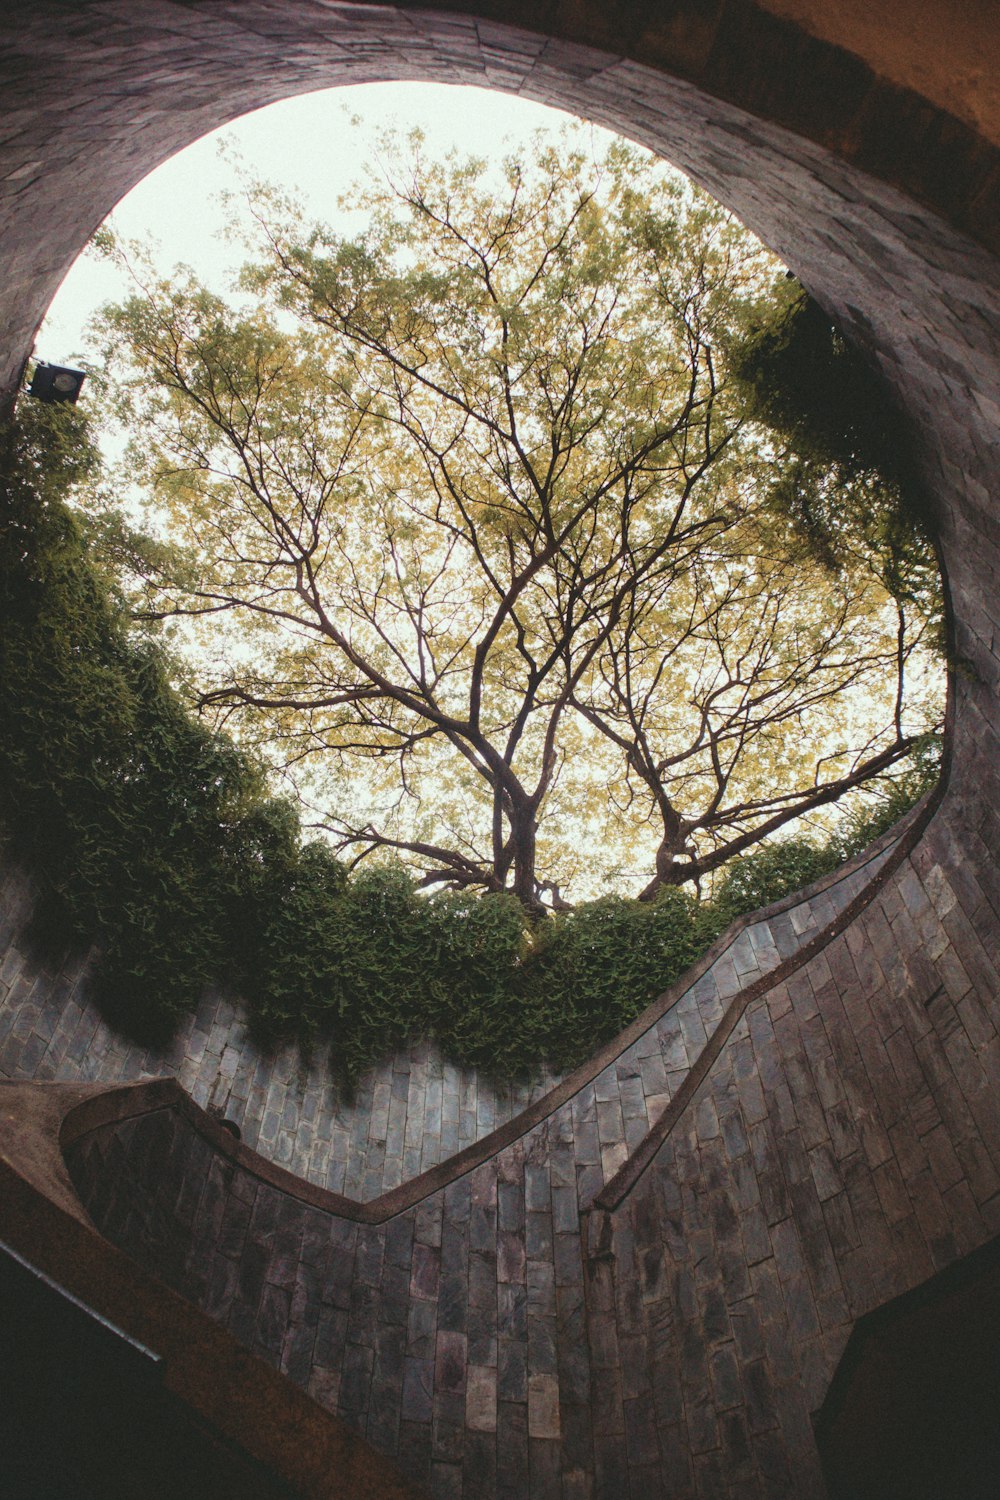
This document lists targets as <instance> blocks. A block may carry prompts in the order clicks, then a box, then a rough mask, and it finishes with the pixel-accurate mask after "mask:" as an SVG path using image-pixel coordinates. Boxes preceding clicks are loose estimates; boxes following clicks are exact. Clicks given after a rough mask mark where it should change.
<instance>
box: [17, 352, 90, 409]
mask: <svg viewBox="0 0 1000 1500" xmlns="http://www.w3.org/2000/svg"><path fill="white" fill-rule="evenodd" d="M86 378H87V377H86V375H85V374H84V372H83V370H70V369H68V368H67V367H66V366H64V365H50V364H46V362H45V360H44V359H40V360H39V361H38V363H37V365H36V366H35V373H34V374H33V375H32V377H31V384H30V385H29V386H28V395H29V396H34V398H35V400H36V401H74V402H75V401H76V399H77V397H78V396H79V394H80V389H81V387H82V385H83V382H84V380H85V379H86Z"/></svg>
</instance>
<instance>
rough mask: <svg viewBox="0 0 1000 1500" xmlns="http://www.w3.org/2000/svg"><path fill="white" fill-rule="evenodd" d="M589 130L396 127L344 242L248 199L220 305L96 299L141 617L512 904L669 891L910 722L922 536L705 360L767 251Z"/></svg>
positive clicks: (234, 711)
mask: <svg viewBox="0 0 1000 1500" xmlns="http://www.w3.org/2000/svg"><path fill="white" fill-rule="evenodd" d="M581 140H582V138H581V137H579V136H575V135H573V134H572V133H568V134H567V135H565V136H564V137H563V138H562V139H561V140H559V141H558V142H552V141H548V142H546V141H544V140H540V141H539V143H538V146H537V149H536V151H535V154H534V156H533V157H532V158H531V159H530V160H523V159H522V160H513V159H511V160H507V161H506V162H505V163H504V164H503V166H502V168H501V169H500V170H499V171H497V170H496V169H492V170H491V169H488V168H487V167H486V166H485V164H484V163H482V162H479V161H472V160H462V159H459V158H457V157H453V158H450V159H448V160H446V161H444V162H427V161H425V160H424V159H423V158H422V155H421V152H420V146H419V141H418V140H414V141H411V142H410V144H409V146H408V147H401V146H399V145H397V146H396V147H395V148H394V149H393V150H392V151H390V152H389V154H388V156H387V158H386V163H385V166H384V171H383V174H382V175H381V176H378V175H376V176H374V177H373V178H372V179H371V180H370V181H369V183H368V185H367V187H366V188H364V189H363V190H359V197H358V200H357V204H356V206H358V207H360V208H362V209H363V210H364V211H365V213H366V214H367V216H368V217H367V227H366V228H365V229H364V230H363V231H362V232H360V233H359V234H357V235H355V236H353V237H349V236H343V235H340V234H337V233H335V232H334V231H333V230H332V229H331V228H329V227H328V226H323V225H310V224H308V223H306V222H304V221H303V219H302V217H301V215H300V214H299V213H298V212H297V210H296V208H295V205H294V203H292V202H290V201H288V200H287V199H285V198H283V197H282V195H281V194H279V193H277V192H275V191H274V190H269V189H266V188H263V187H257V188H256V189H254V190H253V192H252V201H253V210H254V215H255V219H256V224H257V228H258V233H257V236H256V240H255V258H254V259H252V260H251V261H250V263H249V264H248V265H247V266H246V267H245V269H244V271H243V273H242V277H241V280H240V284H239V286H238V288H236V289H234V292H233V294H232V296H230V297H228V298H223V297H221V296H219V295H217V294H215V293H212V292H210V291H209V290H208V289H207V288H206V287H205V286H203V285H202V284H201V283H200V282H199V280H198V278H197V276H195V274H194V273H193V272H189V271H178V272H177V273H176V274H175V275H174V276H172V277H170V278H167V279H163V278H162V277H158V276H157V275H156V274H155V273H154V272H153V271H152V269H151V268H150V267H148V266H144V265H143V263H142V260H141V257H140V258H139V259H138V260H136V261H134V262H133V264H134V273H135V276H136V281H137V289H136V292H135V294H134V295H133V296H131V297H130V298H128V299H127V300H125V301H124V302H122V303H121V304H119V305H118V306H115V307H111V308H108V309H106V310H105V311H104V314H103V317H102V323H101V326H102V329H103V333H104V337H105V353H106V373H105V381H106V385H107V390H108V392H109V399H110V401H111V402H112V403H113V406H114V409H115V411H116V412H117V415H118V416H119V418H120V419H121V420H122V421H123V422H125V423H126V424H127V425H128V427H129V430H130V431H131V432H132V434H133V439H132V442H131V445H130V449H129V455H128V460H127V463H128V472H129V475H130V477H131V478H132V479H134V480H135V481H136V482H137V483H138V484H139V485H140V487H141V488H142V489H143V491H144V492H145V494H146V495H147V496H148V497H149V501H150V506H151V512H150V516H151V525H152V526H153V527H154V529H157V528H158V529H159V535H160V538H161V542H160V544H159V545H158V546H156V547H155V548H149V547H147V548H146V549H145V551H142V550H141V549H139V550H137V551H136V552H135V553H134V555H133V557H132V566H133V568H135V569H137V570H138V571H139V572H140V573H141V575H142V576H141V579H140V580H139V581H138V583H137V585H136V588H137V608H138V610H139V612H140V613H141V614H143V615H144V616H146V617H147V618H173V619H179V618H185V619H186V620H187V621H188V622H190V623H191V626H192V629H191V633H190V634H189V636H188V639H189V641H192V642H193V643H194V645H195V648H196V649H195V650H193V652H192V653H191V655H190V656H189V658H188V659H189V662H190V663H191V666H190V668H189V671H190V674H191V678H192V681H194V682H195V683H196V689H195V690H196V692H197V695H198V698H199V702H200V704H201V706H202V708H203V709H205V710H207V711H209V712H210V713H211V714H212V716H213V722H214V723H215V724H216V725H222V724H225V725H228V726H230V727H232V728H235V729H237V730H238V732H239V733H240V734H241V735H245V736H247V737H250V738H252V739H253V740H254V741H255V742H257V743H260V744H262V745H263V746H265V748H266V754H267V756H268V759H269V760H270V761H271V763H272V765H273V766H276V767H278V768H280V769H281V770H282V771H283V772H284V773H285V774H287V775H288V776H289V777H291V778H292V780H293V781H294V783H295V785H296V788H297V790H298V791H299V793H300V795H301V796H302V797H303V798H304V800H305V802H306V804H307V805H308V806H309V807H311V808H312V809H313V813H312V817H313V819H314V822H315V824H316V825H318V826H320V827H322V828H323V829H324V830H325V831H326V832H327V833H328V834H329V835H330V836H331V837H332V839H333V842H334V846H335V848H336V849H337V850H338V851H341V852H347V853H348V854H349V855H350V857H351V858H353V859H361V858H365V857H366V856H367V855H369V854H371V853H376V852H377V851H380V850H387V851H388V850H391V851H395V852H401V853H403V854H405V855H406V856H407V857H409V858H410V859H411V860H412V861H413V862H414V863H415V864H416V865H417V867H418V869H419V870H420V872H421V880H422V882H423V883H424V884H426V885H428V886H432V887H433V886H438V885H446V886H451V887H456V888H478V889H482V890H485V891H490V892H504V891H510V892H512V893H513V894H514V895H515V896H517V897H518V898H519V900H520V901H521V903H522V906H524V907H525V908H527V909H528V910H529V911H534V910H538V909H539V908H540V907H541V906H542V905H543V904H545V903H547V902H548V903H550V904H553V905H556V906H559V905H561V904H562V903H563V902H564V900H565V896H566V893H567V892H569V894H571V895H572V894H573V893H574V884H575V883H578V882H580V881H581V880H582V879H583V878H584V877H585V874H586V871H587V869H588V867H591V866H594V865H595V864H596V865H598V866H600V867H602V868H603V869H604V870H605V871H606V872H608V873H610V872H611V871H613V870H617V871H618V873H619V874H620V875H624V876H626V877H629V878H631V880H632V881H633V884H632V887H631V888H632V889H633V890H634V891H638V892H639V893H641V894H642V895H644V896H646V897H653V896H655V895H657V894H658V893H659V892H661V891H662V890H663V889H664V888H665V887H668V886H674V885H680V884H682V883H684V882H686V881H690V880H696V881H697V880H700V879H701V877H703V876H704V875H706V874H708V873H710V872H712V871H713V870H716V869H718V868H719V867H720V866H721V865H722V864H723V863H724V862H725V861H726V860H727V859H729V858H731V857H732V856H733V855H736V854H739V853H741V852H743V851H744V850H746V849H748V848H749V847H750V846H751V845H753V844H754V843H756V842H757V841H759V840H760V839H761V838H764V837H766V836H767V835H769V834H773V833H775V832H777V831H779V830H780V829H782V828H784V827H785V826H786V825H788V824H789V823H791V822H792V821H793V820H794V819H796V818H800V817H801V816H802V815H803V814H807V813H810V812H813V811H815V810H817V809H819V808H822V807H824V806H827V805H829V804H831V803H832V802H834V801H836V800H837V799H839V798H840V797H842V796H843V795H844V794H845V793H847V792H849V791H851V790H853V789H855V788H858V787H862V786H865V785H869V784H871V783H872V780H873V778H878V777H884V776H885V775H886V774H887V773H890V772H891V771H892V770H893V768H894V767H897V766H899V765H900V764H901V763H903V762H904V761H905V760H906V758H907V757H908V756H911V755H912V753H913V751H914V748H915V747H916V746H918V745H919V744H920V743H921V742H922V740H923V738H924V737H925V736H926V735H927V734H928V733H929V732H931V731H932V730H933V729H934V728H935V726H936V723H937V721H938V719H939V717H940V703H939V696H940V694H939V689H938V687H937V684H936V682H935V681H934V680H932V679H933V673H932V672H930V671H929V670H928V666H927V657H928V652H927V647H928V644H929V643H930V641H931V638H932V636H933V633H934V631H935V629H936V620H937V616H938V613H939V609H940V601H939V594H938V590H937V583H936V573H935V569H934V565H933V556H932V553H931V551H930V549H929V547H928V545H927V544H926V542H925V541H923V540H922V538H921V537H920V536H919V534H918V532H917V531H916V530H915V529H914V528H913V527H912V526H910V527H909V528H908V529H907V525H906V523H905V522H901V521H900V520H899V515H900V513H899V509H898V506H896V505H895V503H894V499H893V496H892V494H887V492H886V486H885V483H884V482H883V480H882V479H881V478H880V477H879V475H878V474H877V473H873V472H869V471H868V470H866V471H865V472H864V473H860V474H859V473H857V472H852V473H846V472H845V465H844V464H843V463H842V462H840V461H839V459H838V457H837V456H836V455H834V457H833V458H830V457H829V455H827V456H822V455H820V456H818V455H817V453H816V452H815V451H810V452H809V453H803V451H801V447H802V445H801V444H800V445H799V449H796V446H795V442H796V434H795V432H794V431H791V432H790V431H789V430H788V424H786V425H785V430H784V431H783V430H782V427H781V423H780V422H778V421H777V420H775V418H774V414H773V413H769V412H768V411H767V410H766V409H762V408H761V405H760V403H758V405H757V408H756V410H755V409H754V407H753V403H749V404H748V401H747V397H746V385H747V381H746V374H745V369H744V372H743V379H742V380H741V379H738V378H735V377H734V373H733V370H734V367H737V369H736V373H737V374H739V369H738V366H739V360H738V359H737V358H736V357H735V354H736V353H738V351H739V350H740V349H741V348H743V349H745V346H746V340H747V338H748V337H749V335H750V333H751V331H752V330H753V329H754V328H759V327H760V326H761V325H762V324H773V323H774V322H775V320H776V319H778V318H780V317H781V316H783V315H784V313H785V311H786V310H787V308H788V307H789V306H790V304H791V303H792V302H793V301H794V297H795V290H794V289H792V288H790V287H789V286H788V283H787V282H786V280H785V276H784V271H783V268H781V267H779V266H778V265H777V263H776V262H775V261H774V260H773V259H771V258H770V257H769V256H768V255H767V254H766V252H765V251H764V250H763V249H762V248H761V247H760V246H759V245H758V244H757V242H756V241H754V240H753V239H752V238H751V237H750V236H749V235H748V234H747V233H746V232H745V231H744V230H743V229H742V228H741V227H740V226H739V225H738V224H737V223H736V222H735V221H734V220H733V219H732V218H731V217H730V216H729V215H727V214H726V213H725V212H724V211H723V210H722V209H721V208H719V206H718V205H716V204H714V203H713V202H711V201H710V200H708V199H707V198H705V197H704V196H702V195H701V194H699V193H697V192H696V191H695V190H694V189H692V188H691V187H690V185H688V184H686V183H685V182H683V181H682V180H681V179H680V178H678V177H677V176H676V174H673V173H671V172H670V171H669V170H667V169H666V168H664V167H663V166H662V164H659V163H657V162H656V161H655V160H654V159H653V158H651V157H649V156H647V155H646V154H645V153H643V152H640V151H638V150H637V149H635V148H633V147H630V146H626V145H625V144H623V143H621V144H616V145H613V146H612V147H611V148H609V149H608V150H607V151H606V152H605V154H604V155H603V156H602V157H601V159H600V160H598V161H596V162H595V161H593V160H591V158H590V156H589V154H588V152H587V151H586V149H585V148H584V146H583V145H582V144H581ZM112 253H117V254H123V253H124V252H123V251H122V250H121V249H120V247H119V248H118V249H117V250H113V252H112ZM744 363H745V362H744ZM838 465H839V466H838ZM852 486H853V489H852ZM889 489H890V490H891V484H890V485H889ZM848 491H850V492H851V493H852V494H853V495H854V496H855V503H854V504H852V505H845V504H841V503H840V500H841V498H842V497H843V495H844V494H846V493H847V492H848ZM858 496H861V499H860V501H859V500H858ZM820 514H821V515H822V545H817V541H816V538H817V535H818V528H817V525H816V524H815V519H816V517H817V516H818V515H820ZM887 517H891V518H892V519H891V523H890V521H888V520H887V519H886V518H887ZM901 526H902V528H903V530H904V531H905V533H906V545H905V546H903V545H901V544H900V543H899V536H900V535H901V532H900V527H901Z"/></svg>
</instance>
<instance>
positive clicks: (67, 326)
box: [36, 83, 605, 364]
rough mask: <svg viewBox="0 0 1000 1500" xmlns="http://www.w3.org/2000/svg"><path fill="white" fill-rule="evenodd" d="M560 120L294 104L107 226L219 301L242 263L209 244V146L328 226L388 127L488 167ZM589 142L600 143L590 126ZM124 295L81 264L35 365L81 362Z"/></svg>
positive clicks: (217, 183) (229, 177) (378, 98)
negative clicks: (189, 270) (290, 195)
mask: <svg viewBox="0 0 1000 1500" xmlns="http://www.w3.org/2000/svg"><path fill="white" fill-rule="evenodd" d="M568 118H569V116H566V115H564V114H563V113H562V112H561V111H559V110H553V109H549V108H547V107H546V106H544V105H541V104H533V103H531V102H529V101H527V100H524V99H518V98H517V97H515V96H514V95H510V94H501V93H497V92H496V91H491V90H486V89H477V88H459V87H454V86H449V85H442V84H424V83H376V84H364V85H361V86H358V87H352V88H340V89H328V90H324V91H323V92H321V93H315V94H304V95H300V96H299V97H298V98H295V99H286V100H285V101H284V102H283V103H280V104H272V105H270V106H268V107H267V108H266V109H261V110H256V111H255V112H254V113H253V114H249V115H244V116H243V118H242V119H240V120H237V121H235V122H234V123H233V124H231V125H227V126H224V127H223V129H221V130H217V131H213V132H212V133H211V134H210V135H206V136H203V137H202V139H201V140H200V141H196V142H195V144H194V145H193V146H189V147H188V148H187V149H186V150H184V151H181V152H180V153H179V154H178V155H177V156H175V157H173V158H172V159H171V160H170V161H168V162H165V163H164V164H163V166H161V167H158V168H156V170H155V171H153V172H151V173H150V175H149V176H148V177H146V178H145V179H144V180H143V181H142V182H140V183H139V185H138V186H137V187H135V188H134V189H133V190H132V192H131V193H129V194H128V195H127V197H125V198H123V199H122V201H121V203H120V204H119V205H118V207H117V208H116V209H115V212H114V214H113V216H112V221H113V223H114V224H115V227H116V228H117V229H118V231H119V232H120V233H121V234H122V235H124V236H125V237H126V238H128V239H146V238H150V239H152V240H153V241H155V242H157V243H158V246H159V250H158V253H157V256H156V260H157V264H158V265H159V266H160V267H161V268H162V269H163V270H165V271H166V270H169V269H170V268H172V267H173V266H174V265H175V264H177V263H179V262H183V263H186V264H188V265H192V266H195V267H196V268H197V270H198V272H199V275H201V276H202V277H203V279H204V280H206V281H208V282H209V283H210V284H212V285H214V286H216V287H217V288H218V289H219V290H222V289H223V288H224V284H225V279H226V277H227V275H228V273H229V271H230V269H232V268H235V266H237V265H238V264H239V263H240V262H241V261H242V259H243V258H244V257H245V252H244V251H243V250H242V248H241V247H239V246H229V245H226V244H224V243H223V242H222V241H221V239H220V235H221V231H222V229H223V228H224V225H225V217H226V216H225V210H224V209H223V207H222V205H221V203H220V202H219V195H220V194H221V193H222V191H223V190H224V189H225V188H226V187H227V186H228V187H232V186H233V174H232V170H231V168H229V167H227V165H226V163H225V162H224V161H223V160H221V159H220V157H219V154H218V147H219V143H220V141H223V142H226V143H228V144H231V145H232V146H234V147H235V148H236V150H237V151H238V153H239V154H240V156H241V157H242V158H243V159H244V161H245V163H246V165H247V167H248V168H249V169H250V171H251V173H252V175H254V176H257V177H262V178H264V179H266V180H268V181H272V182H277V183H279V184H280V185H282V186H284V187H287V188H294V189H297V190H298V192H299V195H300V196H301V197H302V198H303V199H304V201H305V203H306V206H307V209H308V210H309V212H310V214H311V215H312V216H314V217H316V218H323V219H326V220H328V221H336V217H337V198H338V196H339V195H340V194H341V193H343V192H344V191H345V189H346V188H347V187H348V186H349V185H350V183H351V182H352V181H354V180H355V178H356V177H357V176H358V174H359V171H360V168H361V165H362V163H363V162H364V160H365V159H366V157H368V156H369V155H370V154H371V151H372V150H373V148H374V145H375V141H376V137H377V136H378V134H379V133H380V132H381V131H383V130H384V129H385V128H386V127H387V126H390V125H398V126H399V127H400V128H401V129H402V130H404V131H407V130H410V129H412V128H413V127H414V126H420V128H421V129H422V130H423V131H424V132H425V134H426V136H427V144H428V148H429V151H431V152H435V151H436V152H444V151H446V150H448V149H449V148H450V147H452V146H454V147H457V148H458V149H460V150H463V151H470V152H472V153H474V154H475V155H479V156H485V157H490V156H494V155H501V154H504V152H505V150H506V149H507V148H508V147H512V148H515V149H516V146H517V143H518V142H524V141H527V139H528V138H529V137H530V136H531V134H532V133H533V132H534V131H535V130H537V129H539V128H544V127H546V126H549V127H554V128H558V126H559V125H560V123H562V122H563V121H565V120H566V119H568ZM595 136H596V137H598V138H601V137H605V132H603V131H600V130H597V129H596V127H595ZM125 291H126V287H125V285H124V283H123V282H122V281H121V280H119V278H118V276H117V274H116V273H115V272H114V271H113V269H112V268H111V267H110V266H109V265H108V264H107V263H105V262H102V261H99V260H98V259H97V258H96V257H93V256H91V255H88V254H84V255H83V256H81V258H80V259H79V260H78V261H77V262H76V264H75V266H74V267H73V268H72V270H71V271H70V272H69V274H68V276H67V277H66V279H65V281H64V282H63V284H62V286H61V287H60V289H59V292H58V294H57V295H56V298H55V300H54V301H53V303H52V306H51V307H50V309H49V314H48V317H47V318H46V321H45V323H44V324H43V326H42V329H41V331H40V333H39V336H38V339H37V341H36V354H37V355H38V357H39V358H41V359H47V360H49V361H50V362H51V363H53V364H72V363H73V362H74V360H76V359H79V358H84V359H86V357H87V355H88V347H87V339H86V333H85V328H86V323H87V320H88V319H89V318H90V316H91V315H92V313H93V312H94V311H95V310H96V308H97V307H99V306H100V304H101V303H102V302H104V301H107V300H113V299H116V298H119V297H121V296H122V295H123V294H124V292H125Z"/></svg>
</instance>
